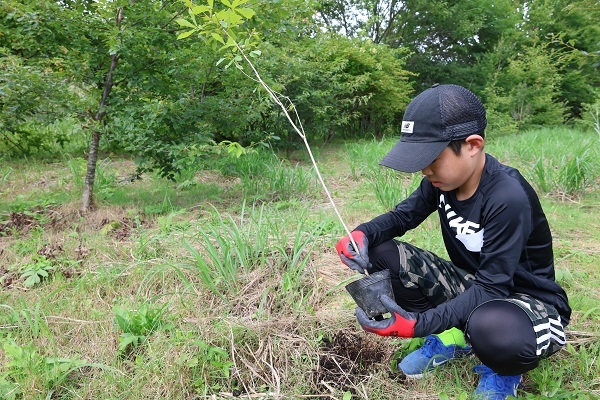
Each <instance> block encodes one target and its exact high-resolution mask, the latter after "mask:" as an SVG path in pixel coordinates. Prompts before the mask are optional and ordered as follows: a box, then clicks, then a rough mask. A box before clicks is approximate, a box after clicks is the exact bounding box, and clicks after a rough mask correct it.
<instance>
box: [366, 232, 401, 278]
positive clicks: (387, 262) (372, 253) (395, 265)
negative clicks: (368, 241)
mask: <svg viewBox="0 0 600 400" xmlns="http://www.w3.org/2000/svg"><path fill="white" fill-rule="evenodd" d="M369 262H370V263H371V264H372V265H373V269H374V270H375V271H380V270H383V269H389V270H390V271H391V272H392V273H395V274H396V275H397V274H398V269H399V268H400V256H399V254H398V246H397V244H396V242H395V241H394V240H388V241H387V242H383V243H381V244H380V245H377V246H375V247H372V248H370V249H369Z"/></svg>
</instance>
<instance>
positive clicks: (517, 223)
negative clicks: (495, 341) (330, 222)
mask: <svg viewBox="0 0 600 400" xmlns="http://www.w3.org/2000/svg"><path fill="white" fill-rule="evenodd" d="M436 210H437V212H438V215H439V218H440V222H441V229H442V236H443V238H444V244H445V246H446V250H447V252H448V255H449V256H450V259H451V261H452V262H453V263H454V265H456V266H458V267H460V268H462V269H464V270H467V271H468V272H470V273H472V274H474V275H475V280H474V282H473V285H472V286H471V287H470V288H468V289H467V290H466V291H465V292H464V293H462V294H460V295H459V296H457V297H456V298H454V299H452V300H450V301H448V302H446V303H444V304H441V305H439V306H437V307H435V308H432V309H430V310H428V311H426V312H424V313H421V314H419V317H418V322H417V325H416V326H415V333H416V334H417V333H418V336H425V335H428V334H432V333H439V332H442V331H444V330H445V329H448V328H451V327H455V326H458V327H464V326H465V324H466V322H467V319H468V317H469V315H470V314H471V312H472V311H473V310H474V309H475V308H476V307H477V306H478V305H480V304H482V303H484V302H485V301H488V300H492V299H499V298H506V297H507V296H508V295H509V294H511V293H525V294H529V295H531V296H532V297H534V298H536V299H539V300H541V301H543V302H544V303H547V304H550V305H553V306H554V307H555V308H556V310H557V311H558V313H559V314H560V316H561V319H562V324H563V325H564V326H566V325H567V324H568V323H569V318H570V315H571V309H570V307H569V304H568V299H567V295H566V293H565V291H564V290H563V289H562V288H561V286H560V285H558V284H557V283H556V282H555V280H554V258H553V252H552V236H551V233H550V228H549V226H548V221H547V219H546V216H545V215H544V212H543V210H542V207H541V205H540V201H539V198H538V196H537V194H536V193H535V191H534V190H533V188H532V187H531V186H530V185H529V183H528V182H527V181H526V180H525V178H523V176H522V175H521V174H520V173H519V171H517V170H516V169H514V168H511V167H508V166H506V165H503V164H501V163H499V162H498V161H497V160H496V159H495V158H493V157H492V156H490V155H489V154H486V161H485V166H484V170H483V174H482V176H481V181H480V183H479V186H478V188H477V190H476V192H475V193H474V194H473V196H471V197H470V198H469V199H467V200H464V201H461V200H458V199H457V198H456V195H455V191H450V192H444V191H442V190H440V189H439V188H436V187H434V186H433V185H432V184H431V183H430V182H429V181H428V180H427V179H426V178H424V179H423V180H422V181H421V184H420V186H419V188H417V190H415V191H414V192H413V193H412V194H411V195H410V196H409V197H408V198H407V199H406V200H404V201H402V202H401V203H400V204H398V205H397V206H396V208H395V209H394V210H392V211H390V212H388V213H386V214H383V215H380V216H378V217H376V218H374V219H373V220H371V221H369V222H367V223H364V224H361V225H359V226H358V227H357V228H356V229H357V230H360V231H362V232H364V233H365V235H366V236H367V238H368V240H369V246H376V245H378V244H380V243H382V242H384V241H387V240H390V239H392V238H395V237H399V236H402V235H404V234H405V233H406V232H407V231H408V230H410V229H413V228H415V227H417V226H418V225H419V224H420V223H421V222H423V221H424V220H425V219H426V218H427V217H428V216H429V215H430V214H431V213H433V212H434V211H436Z"/></svg>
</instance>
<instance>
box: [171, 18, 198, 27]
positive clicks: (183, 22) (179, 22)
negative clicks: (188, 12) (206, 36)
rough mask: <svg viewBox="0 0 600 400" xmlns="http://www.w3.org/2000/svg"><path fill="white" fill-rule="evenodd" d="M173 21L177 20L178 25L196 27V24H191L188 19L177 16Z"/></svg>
mask: <svg viewBox="0 0 600 400" xmlns="http://www.w3.org/2000/svg"><path fill="white" fill-rule="evenodd" d="M175 22H177V23H178V24H179V26H187V27H188V28H196V26H195V25H194V24H192V23H191V22H190V21H188V20H187V19H183V18H177V19H176V20H175Z"/></svg>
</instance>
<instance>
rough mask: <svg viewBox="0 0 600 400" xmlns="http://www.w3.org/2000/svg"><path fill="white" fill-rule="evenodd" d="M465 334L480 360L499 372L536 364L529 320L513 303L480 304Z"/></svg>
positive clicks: (513, 372) (511, 372)
mask: <svg viewBox="0 0 600 400" xmlns="http://www.w3.org/2000/svg"><path fill="white" fill-rule="evenodd" d="M466 333H467V337H468V338H469V341H470V343H471V346H472V348H473V351H474V352H475V354H476V355H477V357H479V359H480V360H481V362H482V363H484V364H485V365H487V366H488V367H490V368H491V369H492V370H494V371H495V372H496V373H498V374H500V375H518V374H522V373H524V372H527V371H529V370H532V369H533V368H535V367H537V365H538V363H539V357H538V356H537V354H536V347H537V346H536V336H535V332H534V331H533V325H532V323H531V320H530V319H529V317H528V316H527V314H526V313H525V312H524V311H523V310H522V309H521V308H519V306H517V305H515V304H512V303H509V302H506V301H502V300H495V301H490V302H487V303H485V304H483V305H481V306H479V307H478V308H477V309H475V311H473V313H472V314H471V316H470V318H469V321H468V323H467V329H466Z"/></svg>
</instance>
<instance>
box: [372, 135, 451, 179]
mask: <svg viewBox="0 0 600 400" xmlns="http://www.w3.org/2000/svg"><path fill="white" fill-rule="evenodd" d="M449 143H450V141H447V142H431V143H423V142H403V141H401V140H400V141H398V143H396V145H395V146H394V147H393V148H392V150H390V152H389V153H387V154H386V156H385V157H383V160H381V162H380V163H379V164H380V165H383V166H385V167H389V168H393V169H395V170H398V171H402V172H417V171H421V170H422V169H424V168H425V167H426V166H428V165H429V164H431V163H432V162H433V161H434V160H435V158H436V157H437V156H439V155H440V153H441V152H442V150H444V148H446V146H448V144H449Z"/></svg>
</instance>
